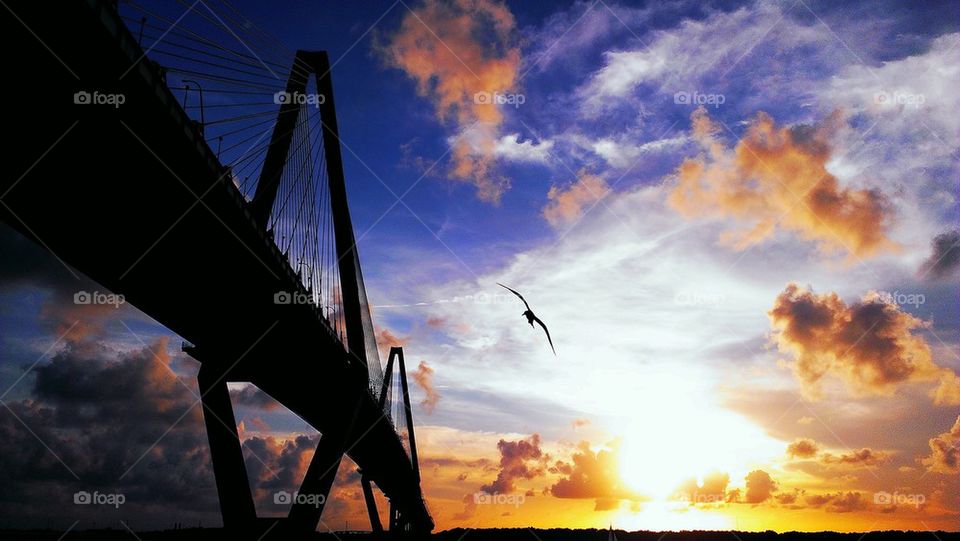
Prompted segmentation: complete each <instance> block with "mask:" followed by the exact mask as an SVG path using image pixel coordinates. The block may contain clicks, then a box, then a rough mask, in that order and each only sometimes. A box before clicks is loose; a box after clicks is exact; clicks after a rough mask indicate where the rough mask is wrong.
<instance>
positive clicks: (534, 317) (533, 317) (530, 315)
mask: <svg viewBox="0 0 960 541" xmlns="http://www.w3.org/2000/svg"><path fill="white" fill-rule="evenodd" d="M497 285H498V286H500V287H502V288H504V289H506V290H507V291H509V292H511V293H513V294H514V295H516V296H517V297H520V300H521V301H523V304H524V305H525V306H526V307H527V310H526V311H525V312H524V313H523V316H524V317H525V318H527V323H529V324H530V326H531V327H533V322H534V321H536V322H537V323H538V324H539V325H540V326H541V327H543V332H545V333H547V342H550V350H551V351H553V356H554V357H556V356H557V350H556V349H555V348H554V347H553V340H552V339H551V338H550V330H549V329H547V326H546V325H545V324H544V323H543V321H541V320H540V318H538V317H537V315H536V314H534V313H533V310H531V309H530V303H528V302H527V299H524V298H523V295H521V294H519V293H517V291H516V290H514V289H511V288H509V287H507V286H505V285H503V284H501V283H500V282H497Z"/></svg>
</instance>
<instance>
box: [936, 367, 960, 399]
mask: <svg viewBox="0 0 960 541" xmlns="http://www.w3.org/2000/svg"><path fill="white" fill-rule="evenodd" d="M930 396H931V397H932V398H933V403H934V404H936V405H938V406H960V377H957V374H956V373H955V372H954V371H953V370H950V369H948V368H944V369H943V372H941V373H940V384H939V385H937V387H936V388H934V389H933V390H932V391H930Z"/></svg>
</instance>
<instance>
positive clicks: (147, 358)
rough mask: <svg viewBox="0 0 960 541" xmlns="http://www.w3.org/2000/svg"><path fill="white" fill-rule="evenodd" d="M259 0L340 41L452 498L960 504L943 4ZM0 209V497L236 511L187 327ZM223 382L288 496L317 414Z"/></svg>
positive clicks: (478, 508) (82, 510)
mask: <svg viewBox="0 0 960 541" xmlns="http://www.w3.org/2000/svg"><path fill="white" fill-rule="evenodd" d="M235 3H236V5H237V7H238V8H239V9H240V10H241V11H243V12H244V13H245V14H246V15H248V16H249V17H250V18H251V19H252V20H254V21H256V22H257V24H258V25H260V26H262V27H263V28H264V29H266V30H267V31H269V32H270V33H272V34H274V35H277V36H280V37H281V38H282V40H283V41H284V42H285V43H287V44H288V45H289V46H291V47H293V48H302V49H325V50H328V51H329V54H330V57H331V62H332V63H333V72H332V73H333V83H334V88H335V93H336V97H337V113H338V118H339V124H340V135H341V139H342V144H343V145H344V147H348V148H349V149H350V150H349V151H345V152H344V159H345V164H344V167H345V173H346V178H347V186H348V196H349V199H350V205H351V212H352V214H353V221H354V227H355V230H356V235H357V238H358V247H359V252H360V257H361V260H362V263H363V272H364V277H365V279H366V287H367V293H368V298H369V299H370V302H371V305H372V306H371V308H372V311H373V317H374V321H375V324H376V326H377V329H378V330H377V332H378V340H379V343H380V347H381V349H382V350H384V351H386V350H387V349H388V348H389V347H390V346H391V345H402V346H403V347H404V351H405V354H406V358H407V359H408V365H409V367H410V370H411V377H412V378H413V380H414V383H415V385H414V387H413V391H412V392H413V399H414V415H415V418H416V431H417V440H418V447H419V450H420V462H421V468H422V470H423V489H424V492H425V496H426V499H427V502H428V505H429V508H430V510H431V512H432V514H433V516H434V518H435V520H436V522H437V526H438V528H439V529H448V528H454V527H466V528H482V527H494V526H536V527H601V528H603V527H606V526H607V525H609V524H612V525H613V526H614V527H618V528H626V529H650V530H661V529H739V530H767V529H772V530H778V531H784V530H807V531H819V530H826V529H829V530H838V531H866V530H882V529H913V530H931V529H947V530H957V529H960V376H958V374H957V373H958V371H960V332H958V328H960V314H958V306H960V305H958V297H960V287H958V284H960V282H958V277H960V270H958V269H960V246H958V243H960V224H958V219H957V216H958V214H957V211H958V202H957V193H958V191H957V179H958V173H960V167H958V162H957V156H958V147H960V121H958V116H957V115H956V111H957V110H958V109H960V97H958V94H957V92H956V87H957V82H958V80H960V28H958V20H957V18H956V16H955V13H954V10H955V8H951V6H949V5H948V3H945V2H944V3H941V2H928V3H924V4H923V5H922V6H917V5H915V4H914V3H910V2H879V3H877V2H871V3H867V2H863V3H846V2H845V3H832V2H811V1H808V0H796V1H793V2H791V1H786V2H705V3H704V2H682V1H680V2H664V3H652V2H651V3H643V2H638V3H635V2H614V1H610V0H595V1H584V2H579V1H578V2H557V3H546V2H536V3H533V2H511V1H507V2H500V1H497V0H453V1H450V2H440V1H437V0H415V1H409V2H408V1H406V0H404V1H398V2H395V3H391V2H363V3H342V4H335V5H330V6H327V5H325V4H324V5H323V6H322V7H321V6H320V5H319V4H318V3H314V2H307V1H305V0H303V1H296V2H290V3H288V4H284V5H278V4H277V3H261V2H253V1H249V2H235ZM185 20H187V21H188V20H189V19H185ZM0 233H2V234H0V245H2V246H3V248H2V253H3V254H4V257H3V258H2V260H0V388H2V389H3V390H5V391H4V392H3V394H2V398H0V400H2V401H3V405H4V408H3V409H0V431H2V432H0V433H2V436H3V437H0V446H2V447H3V451H2V452H0V476H2V483H0V507H2V509H3V513H0V517H2V518H0V526H4V527H22V526H37V525H40V526H44V525H46V526H50V527H59V528H65V527H67V526H69V525H70V524H71V523H72V522H73V521H74V520H80V521H81V527H93V526H95V525H101V526H103V525H110V524H114V523H116V522H117V521H119V520H124V521H126V522H127V523H128V524H131V526H132V527H134V528H138V527H139V528H155V527H169V526H171V525H172V524H173V522H175V521H178V522H183V523H185V524H191V525H192V524H195V523H201V524H203V525H215V524H218V523H219V513H218V507H217V499H216V491H215V488H214V484H213V476H212V470H211V467H210V464H209V452H208V449H207V446H206V445H207V444H206V436H205V433H204V431H203V421H202V416H201V411H200V408H199V406H198V404H197V401H196V380H195V376H196V372H197V363H195V362H194V361H193V360H192V359H190V358H189V357H187V356H186V355H185V354H183V353H181V352H180V339H179V338H178V337H177V336H175V335H174V334H173V333H171V332H170V331H169V330H167V329H165V328H164V327H162V326H161V325H159V324H158V323H156V322H154V321H153V320H151V319H150V318H149V317H148V316H147V315H145V314H143V313H141V312H139V311H138V310H136V308H135V307H132V306H129V305H126V304H120V305H119V306H117V307H114V306H110V305H77V304H74V302H73V296H74V294H75V293H76V292H78V291H105V290H104V289H103V288H102V287H100V286H98V285H96V284H94V283H92V282H90V281H89V280H87V279H86V278H84V277H81V278H80V280H79V281H78V280H77V279H76V278H74V277H73V276H72V274H71V273H70V271H68V270H67V269H65V268H64V267H62V266H61V264H60V263H59V262H58V261H57V259H56V258H53V257H51V256H49V255H48V254H46V253H44V252H43V251H42V250H41V249H39V248H38V247H36V246H33V245H32V244H30V243H29V242H28V241H26V240H25V239H23V238H21V237H19V236H17V234H16V233H14V232H12V230H10V229H9V228H6V227H5V226H4V229H3V230H2V232H0ZM498 282H500V283H503V284H507V285H509V286H510V287H513V288H515V289H517V290H519V291H520V292H521V293H523V295H524V297H525V298H526V299H527V301H529V302H530V305H531V307H532V308H533V310H534V311H535V312H536V313H537V315H538V316H539V317H540V318H542V319H543V321H544V322H545V323H546V325H547V326H548V327H549V329H550V334H551V336H552V339H553V342H554V344H555V346H556V355H554V354H553V353H552V352H551V350H550V347H549V345H548V344H547V342H546V339H545V336H544V335H543V334H542V332H541V331H540V330H539V329H531V327H530V326H528V325H527V324H526V320H525V319H524V318H523V317H522V316H521V312H522V311H523V310H524V307H523V305H522V303H521V302H520V301H519V300H518V299H517V298H516V297H514V296H512V295H511V294H510V293H509V292H507V291H505V290H503V289H501V288H500V287H498V286H497V283H498ZM384 357H385V355H384ZM232 391H233V399H234V405H235V408H236V409H237V419H238V421H239V422H240V423H241V427H240V428H241V435H242V438H243V440H244V449H245V457H246V463H247V468H248V472H249V475H250V477H251V484H252V485H253V487H252V488H253V490H254V493H255V496H256V499H257V503H258V510H259V511H260V512H261V514H277V513H281V512H282V511H283V509H282V508H281V507H280V506H277V505H274V503H273V501H272V495H273V494H274V493H275V492H276V491H277V490H279V489H288V490H293V489H295V487H296V486H297V484H298V483H299V479H300V477H302V475H303V472H304V471H305V468H306V464H307V463H308V462H309V458H310V456H311V455H312V451H313V448H314V446H315V445H316V441H317V437H318V435H317V433H316V432H315V431H312V429H310V428H309V427H308V426H306V425H305V423H303V422H302V421H301V420H299V419H297V418H296V417H295V416H293V415H292V414H289V413H288V412H285V411H284V409H283V407H282V406H280V405H279V404H277V403H275V402H273V401H272V399H270V398H269V397H267V396H266V395H264V394H263V393H262V392H260V391H259V390H257V389H256V388H253V387H251V386H248V385H243V384H240V385H234V386H233V387H232ZM171 427H173V428H171ZM80 490H85V491H88V492H94V491H99V492H100V493H105V494H115V493H119V494H123V495H124V496H125V503H124V504H123V505H121V506H119V507H116V508H114V507H110V506H72V505H69V504H71V503H72V498H73V495H74V493H76V492H77V491H80ZM60 502H62V503H63V507H60V508H59V509H60V511H58V513H57V514H56V515H53V514H52V513H51V511H50V510H51V509H52V508H57V507H56V506H53V505H51V504H52V503H60ZM382 503H383V502H381V504H382ZM362 505H363V501H362V495H361V492H360V486H359V482H358V476H357V474H356V473H355V468H354V467H352V465H350V464H346V463H345V464H344V465H343V466H342V467H341V470H340V472H339V475H338V480H337V483H336V485H335V488H334V492H333V494H332V496H331V500H330V503H329V505H328V506H327V509H326V511H325V514H324V519H323V523H322V524H321V527H320V528H321V529H323V530H325V529H331V528H332V529H339V528H342V527H350V528H360V529H364V528H367V527H368V525H367V522H366V518H365V510H364V507H363V506H362ZM384 507H385V506H384V505H381V510H383V508H384ZM63 509H66V511H65V512H64V511H62V510H63Z"/></svg>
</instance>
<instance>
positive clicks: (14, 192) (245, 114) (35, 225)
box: [0, 0, 434, 538]
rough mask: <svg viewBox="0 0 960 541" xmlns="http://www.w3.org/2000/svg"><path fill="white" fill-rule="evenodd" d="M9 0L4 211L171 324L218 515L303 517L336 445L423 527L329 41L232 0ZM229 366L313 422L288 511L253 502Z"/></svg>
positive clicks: (369, 494)
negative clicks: (372, 287)
mask: <svg viewBox="0 0 960 541" xmlns="http://www.w3.org/2000/svg"><path fill="white" fill-rule="evenodd" d="M4 7H5V8H6V9H2V10H0V28H2V30H3V33H4V34H5V35H7V36H8V37H9V39H8V43H11V44H16V50H14V51H10V52H8V54H6V55H5V57H6V60H7V65H6V66H5V67H6V69H7V70H8V73H16V74H18V75H17V77H18V82H17V84H15V85H4V86H5V87H6V88H5V89H4V91H3V92H4V93H5V94H6V95H5V96H4V100H5V101H4V102H5V103H7V104H8V107H10V109H11V111H12V116H11V117H10V118H11V119H12V122H10V123H9V124H8V128H13V129H11V130H10V131H9V132H8V133H9V136H8V138H7V141H6V146H7V151H6V153H5V158H6V160H7V165H8V171H13V172H14V173H13V174H7V175H3V177H2V180H0V219H2V220H3V221H5V222H6V223H8V224H9V225H10V226H12V227H14V228H16V229H17V230H19V231H20V232H21V233H23V234H24V235H26V236H27V237H29V238H31V239H33V240H34V241H36V242H37V243H39V244H40V245H41V246H43V247H44V248H45V249H46V250H48V251H49V252H50V253H51V254H53V255H54V256H55V257H56V258H57V259H59V260H60V261H62V262H63V263H65V264H68V265H69V266H71V267H73V268H75V269H78V270H79V271H81V272H83V273H84V274H86V275H87V276H89V277H90V278H92V279H93V280H95V281H96V282H98V283H100V284H102V285H103V286H104V287H106V288H108V289H110V290H111V291H113V292H115V293H120V294H123V295H124V296H125V298H126V300H127V301H128V302H130V303H132V304H133V305H134V306H136V307H137V308H138V309H140V310H141V311H143V312H144V313H146V314H148V315H149V316H151V317H152V318H154V319H155V320H157V321H158V322H160V323H161V324H163V325H165V326H166V327H167V328H169V329H171V330H172V331H174V332H176V333H177V334H178V335H180V336H181V337H183V339H184V340H186V343H185V344H184V350H185V351H186V352H187V353H189V355H191V356H192V357H194V358H195V359H196V360H197V361H199V362H200V366H201V367H200V371H199V376H198V383H199V391H200V394H201V396H202V405H203V414H204V422H205V425H206V429H207V434H208V438H209V442H210V451H211V457H212V463H213V470H214V475H215V477H216V485H217V490H218V495H219V499H220V507H221V513H222V517H223V523H224V526H225V528H227V529H228V530H230V531H233V532H236V533H238V534H241V535H242V536H253V537H254V538H260V537H263V536H265V535H266V534H267V533H270V534H271V536H276V535H279V534H289V533H298V532H299V533H307V532H312V531H314V530H315V529H316V528H317V526H318V523H319V521H320V519H321V517H322V513H323V509H324V504H325V502H326V496H327V495H328V494H329V492H330V489H331V486H332V484H333V481H334V477H335V475H336V473H337V470H338V468H339V466H340V463H341V459H342V457H343V456H344V455H346V456H349V457H350V458H351V459H352V460H353V461H354V462H355V463H356V464H357V466H358V467H359V469H360V472H361V485H362V488H363V492H364V495H365V500H366V503H367V508H368V511H369V516H370V520H371V528H372V529H373V530H374V531H384V530H388V531H390V532H401V533H402V532H407V533H426V532H430V531H431V530H432V529H433V527H434V524H433V520H432V518H431V516H430V513H429V511H428V509H427V506H426V503H425V502H424V499H423V495H422V492H421V488H420V473H419V465H418V460H417V450H416V439H415V435H414V431H413V417H412V413H411V408H410V400H409V392H408V387H407V381H406V372H405V366H404V362H403V351H402V350H400V349H399V348H393V349H391V351H390V356H389V359H388V361H387V363H386V367H385V368H383V367H382V365H381V360H380V357H379V353H378V347H377V343H376V338H375V334H374V330H373V325H372V321H371V316H370V310H369V306H368V303H367V298H366V292H365V289H364V282H363V275H362V271H361V266H360V259H359V255H358V252H357V246H356V239H355V237H354V231H353V226H352V222H351V218H350V211H349V207H348V205H347V194H346V187H345V179H344V173H343V163H342V156H341V148H340V147H341V144H340V141H339V137H338V125H337V118H336V109H335V105H334V94H333V86H332V82H331V73H330V71H331V66H330V64H329V59H328V57H327V55H326V54H325V53H324V52H310V51H288V50H285V49H284V47H283V46H282V45H280V44H279V43H278V42H277V41H276V40H275V39H274V38H271V37H270V36H269V35H267V34H266V33H265V32H263V31H262V30H259V29H258V28H257V27H256V26H255V25H253V24H252V23H251V22H250V21H249V20H248V19H246V18H245V17H244V16H243V15H242V14H240V13H239V12H238V11H236V10H235V9H233V8H232V6H230V4H229V3H228V2H226V1H225V0H218V1H214V0H210V1H208V2H202V1H196V2H192V3H191V2H181V1H179V0H178V1H177V2H173V1H155V2H150V1H149V0H143V1H141V2H132V1H131V2H120V3H117V2H113V1H108V0H72V1H70V2H41V1H32V0H31V1H18V2H11V3H10V4H5V5H4ZM178 16H179V18H177V17H178ZM188 21H193V23H192V24H193V26H192V27H191V26H189V25H188V24H187V22H188ZM241 35H242V37H241ZM14 257H15V256H14ZM228 382H250V383H253V384H255V385H256V386H257V387H259V388H260V389H261V390H263V391H264V392H266V393H267V394H269V395H270V396H271V397H273V398H274V399H276V400H277V401H278V402H280V403H281V404H283V405H284V406H286V407H287V408H288V409H289V410H291V411H292V412H293V413H295V414H297V415H298V416H300V417H301V418H302V419H304V420H305V421H307V422H308V423H309V424H311V425H312V426H313V427H315V428H316V429H317V430H318V431H319V432H320V433H321V435H322V436H321V438H320V442H319V446H318V448H317V451H316V453H315V454H314V456H313V459H312V461H311V463H310V465H309V467H308V470H307V473H306V477H305V478H304V480H303V482H302V485H301V486H300V489H299V494H300V495H301V497H300V498H299V499H298V500H297V501H295V502H294V503H293V505H292V506H291V508H290V511H289V514H288V515H287V516H286V517H282V518H266V517H258V516H257V513H256V510H255V505H254V499H253V496H252V494H251V491H250V486H249V481H248V479H247V475H246V470H245V466H244V461H243V455H242V450H241V441H240V438H239V434H238V431H237V424H236V419H235V417H234V413H233V409H232V405H231V402H230V396H229V392H228V388H227V383H228ZM394 388H396V389H397V390H396V391H393V389H394ZM374 485H375V486H376V487H377V488H378V489H379V490H380V491H382V492H383V494H384V495H385V496H386V498H387V499H388V500H389V504H390V510H389V517H390V520H389V524H387V525H386V526H384V525H382V524H381V523H380V517H379V513H378V511H377V509H376V500H375V498H374V494H373V486H374ZM308 496H314V498H309V497H308ZM317 502H319V504H318V503H317Z"/></svg>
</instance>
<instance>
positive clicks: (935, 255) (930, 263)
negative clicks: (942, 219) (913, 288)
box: [920, 230, 960, 280]
mask: <svg viewBox="0 0 960 541" xmlns="http://www.w3.org/2000/svg"><path fill="white" fill-rule="evenodd" d="M930 245H931V248H932V250H931V253H930V257H928V258H927V260H926V261H924V262H923V264H922V265H921V266H920V276H922V277H928V278H931V279H934V280H942V279H944V278H948V277H950V276H952V275H953V274H954V273H955V271H956V270H957V268H960V230H953V231H947V232H945V233H941V234H939V235H937V236H936V237H933V240H932V241H931V242H930Z"/></svg>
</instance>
